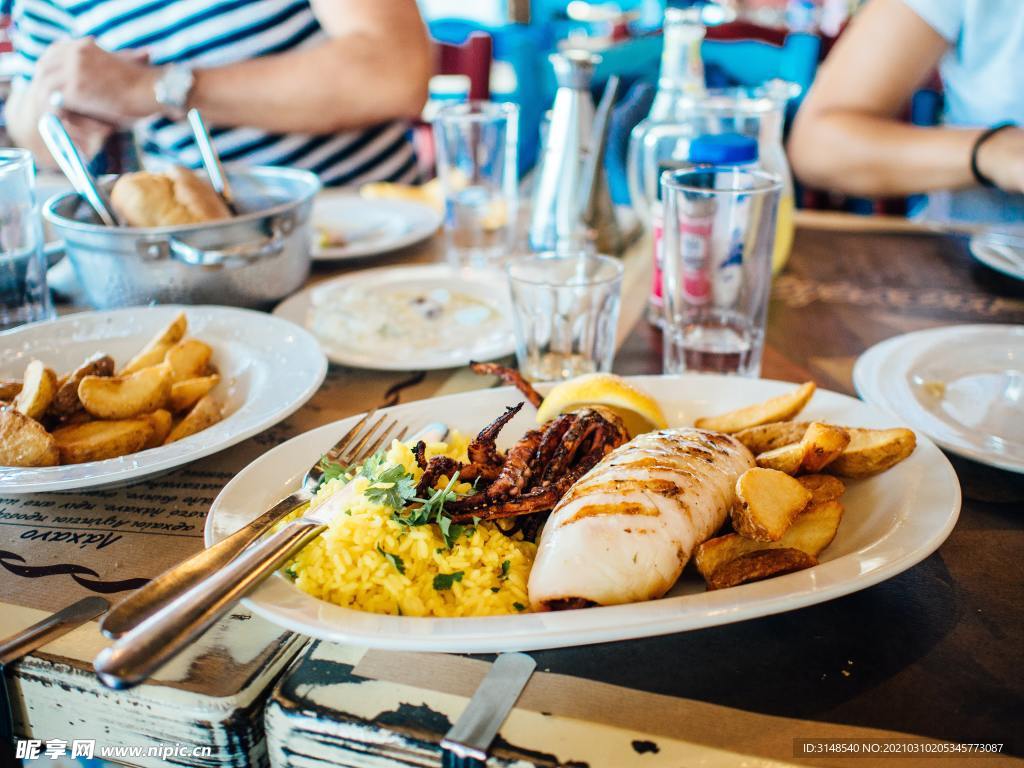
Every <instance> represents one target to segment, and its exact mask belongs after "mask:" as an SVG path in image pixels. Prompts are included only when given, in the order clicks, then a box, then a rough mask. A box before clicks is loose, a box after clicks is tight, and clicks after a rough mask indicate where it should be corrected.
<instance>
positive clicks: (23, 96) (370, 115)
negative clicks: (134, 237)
mask: <svg viewBox="0 0 1024 768" xmlns="http://www.w3.org/2000/svg"><path fill="white" fill-rule="evenodd" d="M12 16H13V27H12V30H11V37H12V40H13V43H14V47H15V50H16V52H17V54H18V71H17V79H16V81H15V83H14V86H13V91H12V94H11V97H10V99H9V100H8V102H7V104H6V118H7V123H8V131H9V133H10V135H11V137H12V138H13V139H14V140H15V141H16V142H17V143H18V144H20V145H22V146H25V147H28V148H30V149H32V150H33V151H35V152H36V153H37V156H39V157H43V158H45V157H48V155H47V154H46V151H45V149H44V148H43V145H42V140H41V138H40V137H39V134H38V131H37V129H36V124H37V122H38V120H39V117H40V115H41V114H43V113H44V112H45V111H47V110H50V109H54V108H55V107H59V108H60V110H61V116H62V117H63V118H64V120H65V122H66V124H67V125H68V129H69V132H70V133H71V134H72V137H73V139H74V140H75V141H76V143H77V144H78V146H79V147H80V148H81V150H82V151H83V152H84V153H85V154H87V155H89V156H92V155H94V154H95V153H97V152H99V151H100V150H101V148H102V147H103V146H104V144H105V143H106V142H107V140H108V138H109V137H110V136H111V134H112V133H113V132H114V131H115V130H116V129H118V128H130V129H131V130H133V131H134V135H135V138H136V140H137V143H138V146H139V148H140V149H141V151H142V154H143V157H144V159H145V161H146V163H147V164H148V163H152V164H153V165H154V166H158V165H159V164H160V163H161V162H163V163H166V162H173V163H178V164H181V165H186V166H190V167H194V168H195V167H199V165H200V157H199V152H198V149H197V148H196V146H195V142H194V140H193V138H192V133H191V130H190V129H189V125H188V123H187V121H186V120H185V119H184V115H185V112H186V111H187V110H188V109H189V108H191V107H196V108H198V109H199V110H200V111H201V112H202V113H203V116H204V117H205V119H206V122H207V125H208V126H210V129H211V133H212V134H213V140H214V144H215V146H216V148H217V150H218V152H219V153H220V156H221V158H222V160H223V161H224V162H225V163H236V164H243V165H288V166H294V167H299V168H306V169H308V170H311V171H314V172H315V173H317V174H318V175H319V177H320V179H321V181H322V182H323V183H324V184H327V185H356V184H362V183H365V182H369V181H376V180H390V181H411V180H413V179H414V178H415V176H416V174H417V171H416V161H415V155H414V152H413V148H412V143H411V139H410V120H411V119H412V118H414V117H416V116H417V115H418V114H419V112H420V110H421V109H422V107H423V103H424V101H425V99H426V94H427V82H428V79H429V77H430V68H431V65H430V54H429V44H428V40H427V34H426V30H425V28H424V25H423V22H422V20H421V19H420V15H419V11H418V9H417V6H416V3H415V0H213V1H210V0H168V1H167V2H156V3H155V2H148V1H147V0H93V1H92V2H86V3H81V2H71V1H70V0H14V2H13V11H12Z"/></svg>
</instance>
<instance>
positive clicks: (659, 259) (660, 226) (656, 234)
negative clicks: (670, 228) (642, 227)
mask: <svg viewBox="0 0 1024 768" xmlns="http://www.w3.org/2000/svg"><path fill="white" fill-rule="evenodd" d="M651 229H652V231H653V240H654V269H653V270H652V273H653V278H652V280H651V297H650V299H649V303H650V304H653V305H654V306H656V307H660V306H661V305H662V293H661V291H662V286H661V273H662V269H663V265H664V263H665V252H664V245H663V240H664V236H665V221H664V219H662V217H661V214H660V213H656V214H654V216H652V217H651Z"/></svg>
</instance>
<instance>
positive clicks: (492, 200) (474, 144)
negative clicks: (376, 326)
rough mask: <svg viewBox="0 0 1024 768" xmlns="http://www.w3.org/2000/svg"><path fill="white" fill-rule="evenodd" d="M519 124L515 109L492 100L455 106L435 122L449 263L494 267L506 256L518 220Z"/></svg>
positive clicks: (511, 105) (443, 111)
mask: <svg viewBox="0 0 1024 768" xmlns="http://www.w3.org/2000/svg"><path fill="white" fill-rule="evenodd" d="M518 122H519V111H518V108H517V107H516V105H514V104H498V103H494V102H489V101H470V102H466V103H464V104H451V105H449V106H446V107H442V108H441V109H440V110H438V113H437V116H436V117H435V118H434V123H433V126H434V142H435V144H436V148H437V173H438V176H439V178H440V179H441V188H442V190H443V191H444V201H445V235H446V237H447V244H448V259H449V261H451V262H452V263H454V264H455V265H457V266H483V267H487V266H495V265H497V264H500V263H501V261H502V260H503V259H504V258H505V257H506V256H507V255H508V252H509V249H510V247H511V245H512V242H513V238H514V237H515V227H516V217H517V210H516V203H517V199H518V190H517V184H518V167H517V165H516V162H517V161H516V146H517V140H518Z"/></svg>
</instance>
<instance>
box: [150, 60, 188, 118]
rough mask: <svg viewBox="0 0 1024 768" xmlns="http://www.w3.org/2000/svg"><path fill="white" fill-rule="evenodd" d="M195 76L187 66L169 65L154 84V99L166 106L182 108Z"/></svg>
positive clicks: (179, 109)
mask: <svg viewBox="0 0 1024 768" xmlns="http://www.w3.org/2000/svg"><path fill="white" fill-rule="evenodd" d="M194 80H195V76H194V75H193V74H192V70H191V69H189V68H188V67H183V66H180V65H174V64H172V65H170V66H168V67H167V68H166V69H165V70H164V73H163V75H162V76H161V78H160V79H159V80H158V81H157V84H156V100H157V101H158V102H160V103H161V104H163V105H164V106H166V107H172V108H174V109H176V110H178V111H181V110H184V108H185V104H186V102H187V101H188V94H189V91H191V90H192V83H193V81H194Z"/></svg>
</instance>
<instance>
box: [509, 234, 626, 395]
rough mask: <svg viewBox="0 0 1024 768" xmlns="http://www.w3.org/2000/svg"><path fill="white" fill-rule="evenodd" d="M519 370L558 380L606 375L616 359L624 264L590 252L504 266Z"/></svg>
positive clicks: (534, 376)
mask: <svg viewBox="0 0 1024 768" xmlns="http://www.w3.org/2000/svg"><path fill="white" fill-rule="evenodd" d="M508 277H509V286H510V288H511V292H512V315H513V320H514V323H515V331H516V358H517V360H518V363H519V371H520V372H521V373H522V374H523V376H525V377H526V378H527V379H529V380H530V381H560V380H562V379H571V378H573V377H574V376H579V375H580V374H583V373H593V372H595V371H609V370H611V367H612V359H613V358H614V357H615V331H616V327H617V325H618V319H619V293H620V291H621V289H622V264H621V262H619V261H618V260H617V259H613V258H611V257H610V256H602V255H599V254H594V253H590V252H588V251H559V252H557V253H543V254H539V255H536V256H531V257H528V258H523V259H517V260H515V261H513V262H511V263H510V264H509V265H508Z"/></svg>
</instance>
